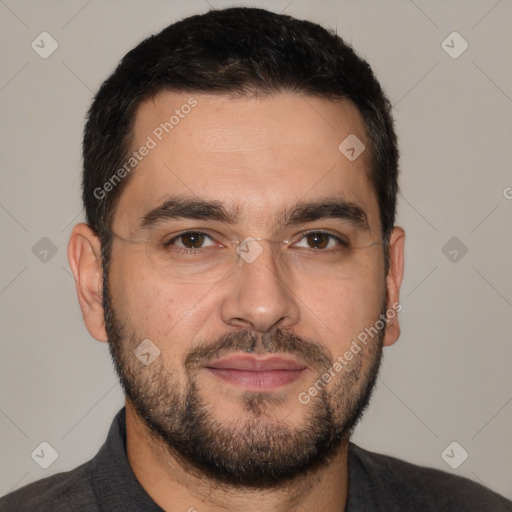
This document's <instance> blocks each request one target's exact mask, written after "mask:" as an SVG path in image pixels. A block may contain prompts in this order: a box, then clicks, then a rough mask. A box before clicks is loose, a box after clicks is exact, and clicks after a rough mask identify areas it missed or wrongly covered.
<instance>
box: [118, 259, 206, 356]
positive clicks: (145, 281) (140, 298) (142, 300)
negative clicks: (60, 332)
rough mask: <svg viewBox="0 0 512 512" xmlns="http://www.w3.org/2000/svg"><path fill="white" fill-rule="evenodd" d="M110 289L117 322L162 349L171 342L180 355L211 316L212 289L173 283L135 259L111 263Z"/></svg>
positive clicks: (199, 285) (204, 286)
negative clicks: (183, 346)
mask: <svg viewBox="0 0 512 512" xmlns="http://www.w3.org/2000/svg"><path fill="white" fill-rule="evenodd" d="M114 262H115V263H114ZM110 289H111V296H112V303H113V307H114V309H115V312H116V315H117V317H118V319H119V320H120V321H121V322H123V323H124V324H125V325H127V326H129V327H130V330H131V331H132V332H135V333H136V335H137V336H138V337H141V336H142V338H143V339H144V338H149V339H151V340H152V341H154V342H155V343H157V344H158V345H159V346H160V347H161V348H164V347H166V346H167V345H169V340H172V346H173V347H174V348H175V349H176V351H177V352H179V345H180V344H184V345H185V346H188V344H189V343H190V341H191V340H193V339H194V337H195V335H196V334H197V331H198V330H199V329H200V327H201V326H202V325H203V324H204V323H205V321H206V318H207V317H208V315H211V311H210V309H211V301H209V300H208V298H209V295H210V294H209V291H211V290H210V289H211V286H207V285H201V284H197V285H194V286H191V285H185V284H176V283H172V282H171V281H170V280H166V279H165V276H162V275H160V274H157V273H155V272H154V271H153V270H152V269H151V268H149V266H148V265H146V264H145V263H144V261H143V260H141V259H139V260H137V259H136V258H135V257H132V258H131V259H130V257H126V256H124V257H123V255H121V256H120V257H119V258H117V259H113V260H112V265H111V270H110ZM209 308H210V309H209Z"/></svg>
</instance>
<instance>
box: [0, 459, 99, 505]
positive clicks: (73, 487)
mask: <svg viewBox="0 0 512 512" xmlns="http://www.w3.org/2000/svg"><path fill="white" fill-rule="evenodd" d="M93 464H94V461H89V462H87V463H85V464H83V465H81V466H79V467H77V468H75V469H73V470H72V471H67V472H65V473H58V474H56V475H52V476H49V477H47V478H43V479H42V480H38V481H37V482H33V483H31V484H28V485H26V486H24V487H22V488H21V489H18V490H16V491H14V492H11V493H10V494H7V495H6V496H4V497H3V498H0V511H2V512H29V511H30V512H33V511H37V512H50V511H51V512H68V511H69V510H76V509H77V508H78V509H79V510H83V511H86V512H94V511H97V510H98V508H97V507H96V503H97V502H96V499H95V495H94V490H93V488H92V485H91V481H92V474H93V468H92V465H93Z"/></svg>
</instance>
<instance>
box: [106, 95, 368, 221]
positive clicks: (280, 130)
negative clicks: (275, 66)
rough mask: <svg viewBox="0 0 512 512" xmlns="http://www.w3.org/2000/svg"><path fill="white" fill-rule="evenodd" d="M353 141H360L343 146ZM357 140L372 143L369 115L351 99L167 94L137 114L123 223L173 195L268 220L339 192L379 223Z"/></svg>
mask: <svg viewBox="0 0 512 512" xmlns="http://www.w3.org/2000/svg"><path fill="white" fill-rule="evenodd" d="M347 137H349V139H347ZM354 137H357V139H354ZM345 139H347V140H348V141H349V142H350V143H346V144H345V145H343V146H342V151H340V149H339V146H340V143H342V142H343V141H344V140H345ZM358 140H359V141H360V142H357V141H358ZM354 141H355V143H356V144H359V146H355V151H358V150H360V149H361V148H362V147H363V146H362V144H364V146H365V147H366V148H369V142H368V139H367V135H366V131H365V126H364V122H363V120H362V116H361V114H360V113H359V111H358V110H357V108H356V107H355V106H354V105H353V104H352V103H350V102H348V101H339V100H337V101H333V100H328V99H320V98H315V97H310V96H302V95H298V94H293V93H282V94H279V95H277V94H276V95H272V96H264V97H258V98H253V97H251V98H249V97H242V98H230V97H227V96H221V95H210V94H192V93H190V94H188V93H178V92H163V93H160V94H158V95H157V96H155V97H154V98H152V99H150V100H148V101H145V102H143V103H142V104H141V105H140V106H139V108H138V110H137V114H136V118H135V123H134V128H133V137H132V148H131V149H132V151H135V152H137V153H138V154H137V156H136V158H137V165H136V167H135V168H134V169H133V170H131V171H130V172H131V174H130V175H129V181H128V183H127V184H126V187H125V189H124V190H123V193H122V194H121V197H120V200H119V203H118V206H117V209H116V214H115V217H114V224H115V225H120V224H123V223H125V224H126V223H127V224H129V225H134V223H135V222H136V220H137V219H139V218H140V217H142V216H143V215H144V214H145V213H146V212H147V211H148V210H150V209H152V208H154V207H155V206H158V204H159V203H162V202H164V201H165V200H166V199H167V198H168V197H169V196H172V195H178V196H182V195H186V196H197V197H199V198H202V199H207V200H218V201H222V202H225V203H226V205H227V206H229V207H232V208H234V209H236V210H237V211H239V212H240V214H241V218H242V219H244V218H246V219H251V218H253V217H254V216H257V217H258V218H259V219H261V222H263V221H264V219H265V218H268V219H271V218H272V217H273V216H275V215H277V214H278V212H280V211H283V209H286V208H290V207H291V206H293V204H294V203H296V202H299V201H301V202H304V201H307V200H311V201H315V200H318V199H321V198H322V197H330V198H332V197H333V196H339V197H340V198H343V199H347V200H350V201H352V202H355V203H357V204H359V205H361V206H362V207H363V208H364V210H365V211H366V213H367V216H368V219H369V222H370V224H372V223H374V222H376V223H378V209H377V202H376V197H375V194H374V192H373V190H372V188H371V185H370V181H369V178H368V176H369V172H370V171H369V166H370V151H369V150H368V149H366V150H364V151H363V152H362V153H361V155H360V156H359V157H358V158H356V159H355V160H352V159H350V158H347V155H348V156H353V152H351V151H350V148H351V147H354ZM143 148H147V150H145V149H143ZM346 149H348V150H349V152H348V153H347V152H346ZM143 154H144V155H143Z"/></svg>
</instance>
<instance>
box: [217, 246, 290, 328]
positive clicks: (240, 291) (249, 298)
mask: <svg viewBox="0 0 512 512" xmlns="http://www.w3.org/2000/svg"><path fill="white" fill-rule="evenodd" d="M254 251H256V252H254ZM251 252H252V253H251ZM251 252H250V253H249V254H247V252H246V254H244V253H243V252H240V253H239V255H240V256H241V257H240V258H239V261H238V263H237V264H236V265H235V268H234V269H233V272H232V273H231V274H230V276H229V277H228V280H229V286H228V292H227V293H226V296H225V297H224V299H223V302H222V306H221V316H222V320H223V321H224V322H225V323H226V324H228V325H230V326H233V327H239V328H244V329H251V330H254V331H258V332H261V333H265V332H269V331H271V330H272V329H274V328H277V327H280V328H286V327H288V328H289V327H291V326H293V325H294V324H296V323H297V322H298V321H299V318H300V309H299V306H298V302H297V297H296V296H295V295H294V292H293V289H292V288H293V283H292V282H290V278H289V276H287V275H285V272H283V269H280V268H279V266H278V265H277V264H276V258H277V257H278V255H276V254H274V251H272V248H271V247H270V246H268V245H264V243H263V241H262V243H261V244H257V245H256V244H255V243H253V244H252V248H251ZM255 256H256V257H255Z"/></svg>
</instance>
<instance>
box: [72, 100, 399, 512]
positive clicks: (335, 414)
mask: <svg viewBox="0 0 512 512" xmlns="http://www.w3.org/2000/svg"><path fill="white" fill-rule="evenodd" d="M190 96H191V95H187V94H183V93H173V92H165V93H161V94H159V95H158V96H156V97H155V98H154V99H152V100H151V101H147V102H145V103H143V104H142V105H141V106H140V107H139V110H138V112H137V117H136V122H135V126H134V138H133V149H134V150H135V149H137V148H139V147H140V146H141V145H143V144H144V142H145V141H146V140H147V136H148V135H151V134H152V133H153V130H154V129H155V127H157V126H158V125H159V124H160V123H161V122H164V121H165V120H167V119H168V118H169V116H170V115H171V114H172V113H173V112H174V110H175V109H177V108H180V106H181V105H183V104H185V103H186V102H187V101H188V100H189V98H190ZM193 97H194V98H195V99H196V100H197V106H196V107H194V109H193V110H192V111H191V112H190V113H189V114H188V115H187V116H185V117H184V118H183V119H180V122H179V124H178V125H176V126H175V127H174V129H173V130H172V131H171V132H170V133H169V134H168V135H166V136H165V137H164V138H163V140H162V141H159V142H158V143H157V145H156V147H155V148H154V149H152V150H151V151H150V152H149V154H148V155H147V156H145V157H144V159H143V160H142V161H141V162H140V163H139V165H138V166H137V168H136V169H135V170H134V171H133V172H132V173H131V175H130V177H129V181H128V183H127V186H126V188H125V190H124V191H123V193H122V195H121V197H120V201H119V204H118V206H117V209H116V212H115V215H114V220H113V225H112V231H113V232H114V233H116V235H118V236H119V237H121V238H123V239H125V240H132V241H133V240H140V239H144V240H148V239H149V236H148V235H147V231H144V230H142V231H141V230H140V229H139V222H140V219H141V218H142V216H143V215H145V214H147V212H148V211H150V210H151V209H153V208H155V207H156V206H158V205H160V204H161V203H162V202H164V201H165V200H167V199H168V198H169V197H170V196H171V195H179V196H181V197H183V196H187V197H194V198H196V199H197V198H201V199H206V200H216V201H220V202H221V203H222V204H223V205H225V206H226V208H228V209H230V210H232V211H236V212H237V213H238V216H237V218H236V221H235V222H233V223H230V224H226V223H222V222H219V221H208V220H200V221H199V220H190V219H182V220H178V221H173V224H172V232H173V234H175V233H179V232H180V231H183V230H186V229H200V228H201V229H205V230H206V229H209V230H211V231H214V232H215V233H218V234H219V237H220V238H221V237H224V238H223V239H225V240H228V239H229V240H244V239H245V238H246V237H247V236H252V237H254V238H262V239H264V240H263V241H261V246H262V248H263V251H262V253H261V254H260V255H259V257H258V258H257V259H256V260H255V261H254V262H252V263H250V264H249V263H243V264H236V265H233V267H232V268H230V271H229V272H228V273H227V274H226V275H225V276H223V277H222V279H220V280H219V279H217V280H215V281H214V282H212V281H209V280H208V279H196V280H193V281H190V280H187V279H185V278H177V277H176V275H174V274H173V272H172V271H171V270H172V269H173V266H172V265H171V266H169V267H163V266H162V265H158V264H156V262H158V261H159V260H158V259H157V258H156V257H155V256H154V252H152V251H151V250H148V244H147V243H146V244H144V243H131V244H129V243H126V242H123V241H122V240H120V239H119V238H115V239H114V243H113V247H112V254H111V263H110V269H109V275H108V280H106V281H105V282H108V288H109V289H108V292H109V294H108V295H109V298H110V300H111V311H109V315H107V320H108V325H107V326H106V325H105V311H104V310H103V307H102V298H103V293H104V290H103V282H104V280H103V277H104V276H103V269H102V265H101V259H100V244H99V240H98V239H97V237H95V236H94V234H93V233H92V232H91V230H90V229H89V228H88V227H87V226H86V225H85V224H79V225H77V226H76V227H75V229H74V231H73V234H72V236H71V239H70V243H69V248H68V256H69V260H70V265H71V268H72V270H73V273H74V275H75V280H76V282H77V294H78V299H79V302H80V306H81V309H82V313H83V316H84V320H85V323H86V326H87V328H88V330H89V332H90V334H91V335H92V336H93V337H94V338H96V339H97V340H99V341H107V340H108V339H109V338H110V340H111V343H112V347H111V348H112V349H113V355H114V360H115V361H116V360H117V364H116V367H117V369H118V371H119V370H120V368H119V366H120V365H121V371H122V373H124V376H125V377H126V379H127V381H128V383H131V384H132V391H133V393H134V394H137V395H138V396H135V397H132V400H131V399H130V396H129V397H128V398H127V401H126V408H127V453H128V459H129V462H130V464H131V466H132V469H133V471H134V473H135V475H136V476H137V478H138V480H139V481H140V482H141V484H142V486H143V487H144V488H145V489H146V491H147V492H148V494H149V495H150V496H151V497H152V498H153V499H154V500H155V501H156V502H157V503H158V504H159V505H160V506H161V507H162V508H163V509H164V510H188V509H190V508H191V507H193V508H195V509H197V510H198V511H202V510H212V511H213V510H226V509H228V510H242V509H243V510H244V511H251V510H270V511H274V510H275V511H277V510H283V511H284V510H287V511H290V510H320V509H321V510H326V511H335V510H336V511H339V510H343V509H344V506H345V503H346V492H347V485H348V475H347V443H348V436H347V435H346V436H345V437H344V438H343V439H342V440H341V441H339V442H337V443H335V442H331V444H332V447H331V448H332V453H330V454H328V456H326V457H324V459H323V460H322V461H320V462H318V463H317V464H316V465H315V466H314V467H312V468H311V470H310V471H303V472H302V473H301V474H297V475H295V477H294V478H288V479H285V478H283V479H281V481H280V482H276V485H269V484H268V482H266V484H265V482H264V481H263V480H262V481H261V482H260V483H261V485H259V486H258V485H256V484H257V481H256V480H254V482H255V485H253V486H250V485H241V482H238V485H237V484H236V482H234V481H233V479H232V481H231V482H229V481H227V480H222V479H221V478H216V477H215V475H208V476H205V475H204V474H201V472H200V470H199V469H198V467H196V466H195V465H194V463H192V462H191V461H190V460H188V459H187V458H186V457H185V458H183V457H180V455H179V454H177V453H176V452H174V451H173V450H172V449H171V448H170V447H169V442H168V440H166V439H165V436H163V435H161V434H162V432H160V435H157V434H155V431H156V430H158V428H159V429H160V431H162V430H166V429H167V430H168V431H171V430H172V428H174V429H175V430H174V434H176V432H177V431H176V428H177V425H179V424H180V421H174V423H173V421H171V419H169V415H170V414H171V412H170V411H176V410H177V411H178V412H179V410H180V408H181V409H183V411H185V410H186V407H187V405H186V401H185V397H186V396H187V390H190V386H191V383H192V384H193V387H194V394H193V397H194V398H195V400H196V401H199V402H200V403H201V404H202V405H203V406H205V407H206V408H207V411H208V418H209V420H210V422H209V423H206V426H208V425H209V426H210V427H211V426H212V425H215V427H216V428H217V429H219V428H220V429H222V430H223V432H224V435H228V437H223V438H222V440H223V442H226V441H228V440H229V434H230V433H231V443H232V444H231V445H230V446H231V452H235V455H236V451H237V450H241V451H240V453H239V455H240V456H241V457H242V459H244V458H246V455H247V453H250V451H249V452H248V451H247V450H249V448H248V447H247V446H246V445H247V439H250V440H251V443H252V444H253V445H254V443H256V444H257V443H260V445H259V446H260V447H262V446H268V445H265V441H269V440H270V441H272V444H271V446H273V447H274V449H275V450H276V451H277V453H278V454H279V457H280V459H283V460H286V456H289V455H290V454H291V453H292V452H293V450H292V449H291V448H292V447H293V446H292V444H291V441H289V442H288V443H287V439H292V440H293V443H294V444H295V445H296V444H297V439H294V438H292V434H294V433H297V432H300V431H303V430H304V429H306V430H308V431H314V430H315V429H319V428H320V427H321V426H322V425H323V424H325V422H323V420H322V417H323V416H322V415H324V416H325V411H326V410H327V411H329V413H330V415H331V416H332V423H330V424H329V425H330V427H332V428H333V429H335V434H336V435H334V438H336V436H337V437H339V436H340V435H341V433H344V428H345V427H347V425H349V424H350V420H351V419H354V415H357V413H358V412H359V411H357V402H358V400H359V399H360V398H361V396H362V395H364V394H365V393H368V392H369V390H368V389H367V388H368V387H371V381H372V378H373V379H374V378H375V374H376V371H377V368H378V362H379V360H380V349H381V347H382V346H387V345H391V344H392V343H394V342H395V341H396V340H397V339H398V337H399V334H400V330H399V325H398V319H397V318H396V316H395V317H394V318H392V319H390V321H389V322H388V324H387V326H386V329H385V332H383V335H382V336H380V337H375V338H373V339H370V341H369V342H368V345H367V346H365V347H363V349H362V350H361V351H360V352H359V353H358V354H357V355H355V356H354V358H353V359H352V360H351V361H350V362H349V364H348V365H347V367H346V369H344V370H343V371H341V372H339V373H337V374H336V376H335V378H333V379H332V380H330V382H328V383H327V384H326V385H325V388H324V389H323V390H322V392H321V393H319V394H318V395H317V396H315V397H313V398H312V400H311V402H310V403H308V404H303V403H300V402H299V400H298V399H297V397H298V395H299V393H301V392H303V391H307V390H308V389H309V388H310V387H311V386H312V385H313V384H314V383H315V382H316V381H317V380H318V378H319V377H320V376H321V375H322V373H323V372H324V371H325V370H327V369H328V366H329V364H328V362H329V361H330V362H331V363H332V361H334V360H335V359H336V358H337V357H338V356H341V355H342V354H344V353H345V352H346V351H347V350H349V349H350V346H351V342H352V340H354V339H355V338H356V337H357V336H358V334H359V333H361V332H362V331H363V330H364V329H365V328H367V327H370V326H372V325H374V324H375V323H376V321H377V320H378V318H379V315H380V314H381V313H382V312H383V311H385V310H386V309H388V310H389V309H390V308H391V307H392V305H393V304H396V303H398V302H399V289H400V285H401V280H402V275H403V244H404V232H403V230H402V229H401V228H398V227H396V228H394V230H393V233H392V236H391V241H390V245H389V251H390V261H391V266H390V270H389V272H388V273H387V275H385V273H384V257H383V251H382V246H381V245H378V244H377V245H374V246H372V247H370V248H366V249H364V250H358V251H356V252H357V258H356V259H355V260H353V262H352V265H351V266H350V269H351V270H350V272H349V273H347V274H337V273H335V272H334V269H335V268H338V267H335V266H332V267H330V268H331V271H329V272H326V275H325V276H322V275H320V274H318V273H317V274H314V273H307V272H302V273H300V272H296V271H293V270H290V267H288V266H286V264H283V263H282V262H281V260H280V259H279V258H277V257H276V253H275V251H273V250H269V249H270V246H269V245H268V243H267V242H266V241H265V240H290V239H293V237H294V236H295V235H296V234H297V233H298V232H299V231H301V230H302V229H307V230H310V229H315V230H320V229H322V230H329V231H331V232H337V229H338V228H339V226H340V222H339V221H338V220H337V219H320V220H316V221H314V222H310V223H305V224H303V225H300V226H284V225H283V224H282V220H283V212H285V211H286V210H287V209H288V210H290V209H293V207H294V206H295V205H296V204H297V203H298V202H311V201H324V200H326V199H332V198H338V199H343V200H345V201H349V202H352V203H355V204H357V205H358V206H359V207H361V208H362V209H363V210H364V212H365V214H366V217H367V222H368V226H369V233H370V234H371V239H372V240H380V239H381V233H380V217H379V210H378V205H377V198H376V196H375V193H374V191H373V189H372V187H371V185H370V181H369V179H368V172H369V156H370V155H369V150H368V149H367V150H366V151H365V152H363V154H362V155H361V156H360V157H359V158H357V159H356V160H355V161H353V162H351V161H349V160H348V159H347V158H346V157H345V156H344V155H343V154H341V153H340V152H339V151H338V145H339V144H340V142H341V141H342V140H344V139H345V138H346V137H347V136H348V135H349V134H355V135H356V136H357V137H358V138H359V139H360V140H362V141H363V142H364V144H365V145H366V147H367V148H369V143H368V140H367V137H366V134H365V129H364V124H363V121H362V118H361V116H360V114H359V112H358V111H357V109H356V108H355V107H354V106H353V105H352V104H351V103H349V102H346V101H336V102H335V101H331V100H326V99H319V98H312V97H304V96H299V95H296V94H291V93H283V94H280V95H274V96H269V97H261V98H237V99H233V98H228V97H225V96H217V95H206V94H194V95H193ZM168 226H170V224H167V227H166V228H165V229H166V230H168ZM165 268H167V272H164V271H163V270H164V269H165ZM326 268H327V269H328V268H329V267H326ZM313 275H314V278H313V277H312V276H313ZM105 291H106V290H105ZM107 331H109V332H107ZM276 334H279V336H278V337H276V336H275V335H276ZM381 334H382V333H381ZM116 336H117V338H116ZM247 336H249V337H251V336H252V338H251V343H250V345H251V346H252V351H253V353H254V354H256V356H257V357H262V358H263V357H266V356H267V355H268V352H267V349H268V347H269V344H272V343H273V345H274V347H273V348H274V349H275V348H276V347H277V349H278V350H277V352H279V353H281V354H286V356H287V357H288V358H292V359H293V360H294V361H296V362H300V363H302V364H303V365H304V366H305V368H306V369H305V370H304V371H302V372H301V374H300V376H299V377H298V378H297V379H295V380H294V381H293V382H291V383H288V384H286V385H282V386H279V387H277V388H274V389H272V390H270V391H266V392H265V393H261V392H258V391H257V390H247V389H245V388H243V387H241V386H238V385H235V384H233V383H230V382H226V381H224V380H222V379H219V377H218V376H217V375H214V374H212V373H211V372H209V371H208V370H207V369H206V368H205V367H204V363H205V362H207V361H210V360H212V359H213V358H214V357H213V356H214V355H215V356H220V355H225V354H233V353H236V354H243V353H244V350H247V347H248V346H249V345H247V344H246V345H244V343H245V342H244V341H243V340H247V339H248V338H247ZM273 336H274V337H273ZM144 339H150V340H152V342H153V343H154V344H155V345H156V346H158V348H159V349H160V356H159V357H158V359H157V360H156V361H155V362H154V363H152V364H151V365H150V366H147V367H145V366H143V365H141V364H140V361H139V360H137V359H136V358H135V357H134V356H133V350H134V349H135V348H136V347H137V345H138V344H139V343H140V342H141V341H142V340H144ZM272 340H273V341H272ZM276 340H277V341H276ZM301 342H303V345H304V346H305V347H307V349H309V352H308V350H307V349H305V350H302V351H301V350H300V347H301V346H303V345H301ZM208 347H210V348H211V349H212V350H213V349H215V351H214V352H210V353H208V351H206V352H204V351H203V352H201V349H205V348H206V349H208ZM191 354H203V355H202V358H201V357H199V359H197V360H196V361H198V363H197V364H196V365H195V366H194V365H192V366H187V364H186V363H187V361H189V359H187V357H190V355H191ZM319 354H323V355H325V358H324V359H322V358H320V359H319V361H320V362H318V361H317V362H315V361H316V360H315V357H314V356H315V355H316V356H319ZM123 364H124V365H123ZM189 396H190V395H189ZM133 398H139V399H140V401H141V402H142V405H143V404H144V403H145V404H146V405H147V407H148V410H147V411H143V412H144V413H145V414H146V415H147V414H148V413H149V414H150V415H151V418H150V419H151V420H153V427H155V428H154V429H152V428H151V426H150V425H148V422H145V421H144V420H143V419H142V418H141V416H140V414H139V413H140V412H141V411H140V409H141V404H139V405H138V406H137V407H136V406H134V404H133V403H132V401H133ZM173 400H174V401H173ZM322 405H323V406H324V408H323V409H322ZM188 406H189V407H190V403H188ZM137 411H138V412H137ZM324 426H325V425H324ZM349 426H350V425H349ZM182 435H183V432H182ZM249 435H250V436H252V437H248V436H249ZM171 437H172V436H171ZM213 440H215V438H213ZM217 440H219V439H217ZM244 440H245V441H246V443H245V444H244ZM212 446H213V445H212ZM305 446H306V445H305ZM243 450H246V451H245V452H244V451H243ZM278 483H279V485H277V484H278ZM246 484H247V482H246Z"/></svg>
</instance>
